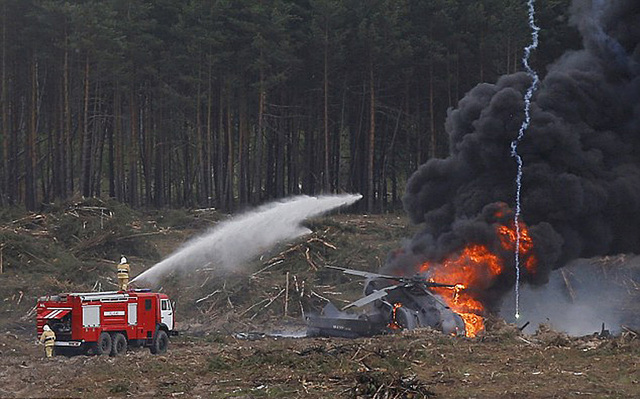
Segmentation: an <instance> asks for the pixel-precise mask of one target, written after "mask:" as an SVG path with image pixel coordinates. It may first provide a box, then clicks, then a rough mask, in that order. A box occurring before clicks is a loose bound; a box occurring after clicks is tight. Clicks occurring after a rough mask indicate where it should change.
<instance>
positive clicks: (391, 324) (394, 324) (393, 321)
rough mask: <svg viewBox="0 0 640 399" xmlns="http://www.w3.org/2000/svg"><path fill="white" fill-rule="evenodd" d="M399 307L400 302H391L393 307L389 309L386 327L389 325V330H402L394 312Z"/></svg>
mask: <svg viewBox="0 0 640 399" xmlns="http://www.w3.org/2000/svg"><path fill="white" fill-rule="evenodd" d="M401 307H402V304H401V303H399V302H398V303H394V304H393V309H391V321H390V322H389V324H388V325H387V327H389V329H391V330H402V326H401V325H400V323H398V321H397V320H396V312H397V310H398V308H401Z"/></svg>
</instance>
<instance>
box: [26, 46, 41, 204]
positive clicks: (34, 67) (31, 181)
mask: <svg viewBox="0 0 640 399" xmlns="http://www.w3.org/2000/svg"><path fill="white" fill-rule="evenodd" d="M30 99H31V104H30V108H31V110H30V113H29V128H28V129H27V134H26V142H25V151H24V157H25V159H24V163H25V167H26V168H25V169H26V171H25V172H26V174H25V207H26V208H27V210H29V211H35V210H36V206H37V203H38V198H37V186H36V159H37V158H36V137H37V132H36V129H37V126H36V125H37V117H38V115H37V109H38V61H37V59H36V56H35V55H34V56H33V60H32V63H31V98H30Z"/></svg>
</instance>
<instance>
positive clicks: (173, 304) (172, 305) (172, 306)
mask: <svg viewBox="0 0 640 399" xmlns="http://www.w3.org/2000/svg"><path fill="white" fill-rule="evenodd" d="M171 309H172V310H173V312H174V313H175V312H176V301H173V302H171Z"/></svg>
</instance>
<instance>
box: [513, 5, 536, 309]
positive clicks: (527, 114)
mask: <svg viewBox="0 0 640 399" xmlns="http://www.w3.org/2000/svg"><path fill="white" fill-rule="evenodd" d="M534 2H535V0H529V1H528V3H527V4H528V6H529V27H530V28H531V44H529V45H528V46H527V47H525V48H524V56H523V57H522V63H523V64H524V68H525V70H526V71H527V74H528V75H529V76H530V77H531V79H532V81H531V86H529V88H528V89H527V92H526V93H525V95H524V121H522V125H521V126H520V131H519V132H518V137H517V138H516V139H515V140H513V141H512V142H511V156H512V157H514V158H515V159H516V162H517V164H518V173H517V174H516V211H515V215H514V223H515V228H516V248H515V265H516V286H515V294H516V295H515V296H516V308H515V317H516V319H517V318H519V317H520V304H519V301H520V213H521V211H522V209H521V197H520V195H521V192H522V157H521V156H520V154H518V144H520V141H522V138H523V137H524V134H525V132H526V130H527V129H528V128H529V124H530V123H531V97H533V92H534V91H535V89H536V87H537V86H538V82H539V78H538V74H537V73H536V71H535V70H533V68H531V66H530V65H529V57H530V55H531V52H532V51H533V50H535V49H536V48H538V31H539V30H540V28H539V27H538V26H536V22H535V7H534Z"/></svg>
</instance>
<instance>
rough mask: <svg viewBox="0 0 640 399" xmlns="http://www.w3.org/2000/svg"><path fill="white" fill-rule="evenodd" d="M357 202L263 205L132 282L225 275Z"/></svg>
mask: <svg viewBox="0 0 640 399" xmlns="http://www.w3.org/2000/svg"><path fill="white" fill-rule="evenodd" d="M360 198H362V195H360V194H355V195H354V194H345V195H326V196H320V197H308V196H305V195H303V196H297V197H292V198H288V199H285V200H282V201H278V202H272V203H269V204H266V205H263V206H261V207H259V208H257V209H255V210H253V211H250V212H247V213H244V214H241V215H238V216H236V217H233V218H231V219H229V220H227V221H224V222H221V223H219V224H218V225H216V226H215V227H213V228H211V229H210V230H209V231H207V232H206V233H205V234H204V235H202V236H200V237H197V238H194V239H192V240H190V241H188V242H187V243H186V244H185V245H184V246H183V247H182V248H181V249H179V250H178V251H177V252H175V253H173V254H172V255H170V256H169V257H168V258H166V259H165V260H163V261H162V262H160V263H157V264H156V265H154V266H153V267H151V268H150V269H148V270H147V271H145V272H143V273H142V274H140V275H138V276H137V277H136V278H134V279H133V280H131V282H132V283H133V282H134V281H138V280H142V281H145V282H147V283H149V284H155V283H157V281H158V279H159V278H160V277H161V276H163V275H165V274H167V273H169V272H171V271H174V270H195V269H197V268H202V267H205V266H210V267H212V268H217V269H219V270H220V271H224V270H231V269H234V268H237V267H240V266H241V265H242V264H243V263H244V262H246V261H248V260H250V259H252V258H254V257H256V256H257V255H259V254H261V253H263V252H264V251H266V250H268V249H270V248H271V247H273V246H275V245H276V244H281V243H285V242H288V241H291V240H293V239H295V238H297V237H300V236H302V235H305V234H308V233H310V232H311V231H310V230H309V229H307V228H306V227H304V226H302V225H301V223H302V222H303V221H304V220H306V219H308V218H311V217H315V216H320V215H322V214H324V213H327V212H329V211H331V210H333V209H336V208H339V207H343V206H347V205H351V204H353V203H355V202H356V201H358V200H359V199H360Z"/></svg>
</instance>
